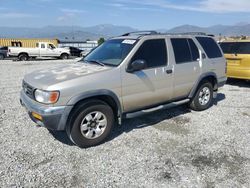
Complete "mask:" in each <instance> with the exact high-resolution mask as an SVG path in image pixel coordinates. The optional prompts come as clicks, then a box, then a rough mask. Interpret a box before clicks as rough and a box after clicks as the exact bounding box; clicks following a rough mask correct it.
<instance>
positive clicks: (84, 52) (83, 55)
mask: <svg viewBox="0 0 250 188" xmlns="http://www.w3.org/2000/svg"><path fill="white" fill-rule="evenodd" d="M93 50H94V48H93V49H85V50H83V51H82V52H81V54H80V56H81V57H86V56H87V55H88V54H89V53H90V52H91V51H93Z"/></svg>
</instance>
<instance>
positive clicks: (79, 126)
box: [66, 100, 115, 148]
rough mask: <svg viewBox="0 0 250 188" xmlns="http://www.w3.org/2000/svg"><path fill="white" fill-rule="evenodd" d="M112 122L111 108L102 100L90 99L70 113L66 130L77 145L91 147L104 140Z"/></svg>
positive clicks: (111, 126) (112, 124)
mask: <svg viewBox="0 0 250 188" xmlns="http://www.w3.org/2000/svg"><path fill="white" fill-rule="evenodd" d="M97 114H98V115H97ZM95 117H97V118H95ZM95 119H96V120H95ZM114 122H115V121H114V113H113V110H112V108H111V107H110V106H109V105H107V104H106V103H104V102H102V101H98V100H92V101H89V102H85V103H83V104H81V105H79V106H78V107H77V108H76V109H75V110H74V111H73V112H72V113H71V115H70V117H69V121H68V126H67V129H66V132H67V135H68V137H69V139H70V140H71V141H72V142H73V143H74V144H76V145H77V146H79V147H81V148H87V147H92V146H96V145H99V144H101V143H102V142H104V141H105V139H106V138H107V137H108V136H109V134H110V132H111V130H112V128H113V126H114ZM98 134H99V135H98Z"/></svg>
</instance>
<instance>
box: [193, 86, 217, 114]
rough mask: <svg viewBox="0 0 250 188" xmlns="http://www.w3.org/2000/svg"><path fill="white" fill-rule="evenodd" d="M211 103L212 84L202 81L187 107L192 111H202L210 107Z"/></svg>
mask: <svg viewBox="0 0 250 188" xmlns="http://www.w3.org/2000/svg"><path fill="white" fill-rule="evenodd" d="M212 104H213V86H212V84H211V83H210V82H203V83H202V84H200V87H199V89H198V90H197V92H196V94H195V96H194V98H193V99H192V100H191V102H190V103H189V107H190V108H191V109H192V110H194V111H203V110H206V109H208V108H210V107H211V106H212Z"/></svg>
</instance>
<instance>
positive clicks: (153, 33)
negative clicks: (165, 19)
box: [122, 31, 160, 37]
mask: <svg viewBox="0 0 250 188" xmlns="http://www.w3.org/2000/svg"><path fill="white" fill-rule="evenodd" d="M157 34H160V33H158V32H157V31H134V32H129V33H125V34H123V35H122V36H123V37H125V36H130V35H157Z"/></svg>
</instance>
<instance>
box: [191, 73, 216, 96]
mask: <svg viewBox="0 0 250 188" xmlns="http://www.w3.org/2000/svg"><path fill="white" fill-rule="evenodd" d="M209 76H212V77H214V78H215V79H216V83H215V85H214V90H217V89H218V78H217V76H216V74H215V73H214V72H207V73H204V74H202V75H200V77H199V78H198V80H197V81H196V82H195V84H194V86H193V88H192V89H191V91H190V93H189V95H188V98H192V97H194V95H195V92H196V90H197V89H198V87H199V84H200V83H201V81H202V80H203V79H204V78H206V77H209Z"/></svg>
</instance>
